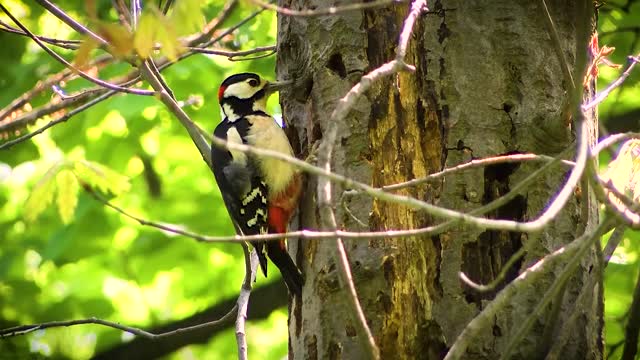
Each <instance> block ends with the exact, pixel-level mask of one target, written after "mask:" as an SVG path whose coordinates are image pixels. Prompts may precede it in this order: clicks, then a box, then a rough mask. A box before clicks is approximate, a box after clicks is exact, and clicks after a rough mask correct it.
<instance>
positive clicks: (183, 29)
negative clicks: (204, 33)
mask: <svg viewBox="0 0 640 360" xmlns="http://www.w3.org/2000/svg"><path fill="white" fill-rule="evenodd" d="M201 4H202V2H201V1H200V0H180V1H176V3H175V6H174V8H173V11H172V12H171V14H170V15H169V21H170V22H171V24H172V25H173V28H174V29H175V30H176V34H177V35H187V34H192V33H195V32H197V31H199V30H200V29H201V27H202V23H203V21H202V11H201Z"/></svg>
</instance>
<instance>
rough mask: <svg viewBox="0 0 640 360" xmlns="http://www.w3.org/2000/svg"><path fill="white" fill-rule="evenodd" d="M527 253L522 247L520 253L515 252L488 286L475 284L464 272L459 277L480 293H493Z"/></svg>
mask: <svg viewBox="0 0 640 360" xmlns="http://www.w3.org/2000/svg"><path fill="white" fill-rule="evenodd" d="M526 253H527V250H526V247H524V246H522V247H520V249H518V251H516V252H515V254H513V255H511V257H510V258H509V260H508V261H507V262H506V263H505V264H504V265H503V266H502V268H501V269H500V273H498V276H496V278H495V279H493V280H492V281H491V282H490V283H489V284H487V285H481V284H477V283H475V282H474V281H473V280H471V279H470V278H469V277H468V276H467V274H465V273H464V272H462V271H461V272H460V273H459V276H460V280H462V281H463V282H464V283H465V284H467V285H468V286H469V287H471V288H472V289H474V290H476V291H478V292H488V291H493V290H495V289H496V287H497V286H498V285H500V283H502V281H503V280H504V279H505V277H506V276H507V272H508V271H509V270H510V269H511V267H512V266H513V265H514V264H515V263H516V262H517V261H518V260H520V258H521V257H523V256H524V254H526Z"/></svg>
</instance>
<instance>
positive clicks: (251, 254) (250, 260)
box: [236, 243, 258, 360]
mask: <svg viewBox="0 0 640 360" xmlns="http://www.w3.org/2000/svg"><path fill="white" fill-rule="evenodd" d="M242 251H243V253H244V262H245V276H244V281H243V282H242V287H241V288H240V295H238V301H237V302H236V307H237V308H238V315H237V316H236V343H237V344H238V359H239V360H247V359H248V358H249V357H248V354H247V336H246V333H245V326H244V325H245V323H246V322H247V308H248V305H249V296H250V295H251V286H252V284H253V282H254V281H255V279H256V270H257V269H258V254H257V253H256V252H255V251H250V250H249V247H248V246H247V244H246V243H243V244H242Z"/></svg>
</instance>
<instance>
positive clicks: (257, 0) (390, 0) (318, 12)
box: [249, 0, 406, 16]
mask: <svg viewBox="0 0 640 360" xmlns="http://www.w3.org/2000/svg"><path fill="white" fill-rule="evenodd" d="M249 1H251V2H252V3H254V4H256V5H258V6H260V7H261V8H263V9H266V10H273V11H275V12H277V13H279V14H282V15H287V16H322V15H335V14H338V13H343V12H348V11H356V10H366V9H372V8H377V7H384V6H388V5H392V4H400V3H403V2H405V1H406V0H376V1H372V2H363V3H357V4H349V5H343V6H331V7H329V8H326V9H315V10H292V9H288V8H284V7H280V6H277V5H273V4H269V3H267V2H264V1H261V0H249Z"/></svg>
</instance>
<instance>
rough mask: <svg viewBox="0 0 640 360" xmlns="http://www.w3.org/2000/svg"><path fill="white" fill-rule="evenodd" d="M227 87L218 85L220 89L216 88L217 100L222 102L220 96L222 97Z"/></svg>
mask: <svg viewBox="0 0 640 360" xmlns="http://www.w3.org/2000/svg"><path fill="white" fill-rule="evenodd" d="M226 89H227V87H226V86H220V89H218V101H219V102H222V98H223V97H224V91H225V90H226Z"/></svg>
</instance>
